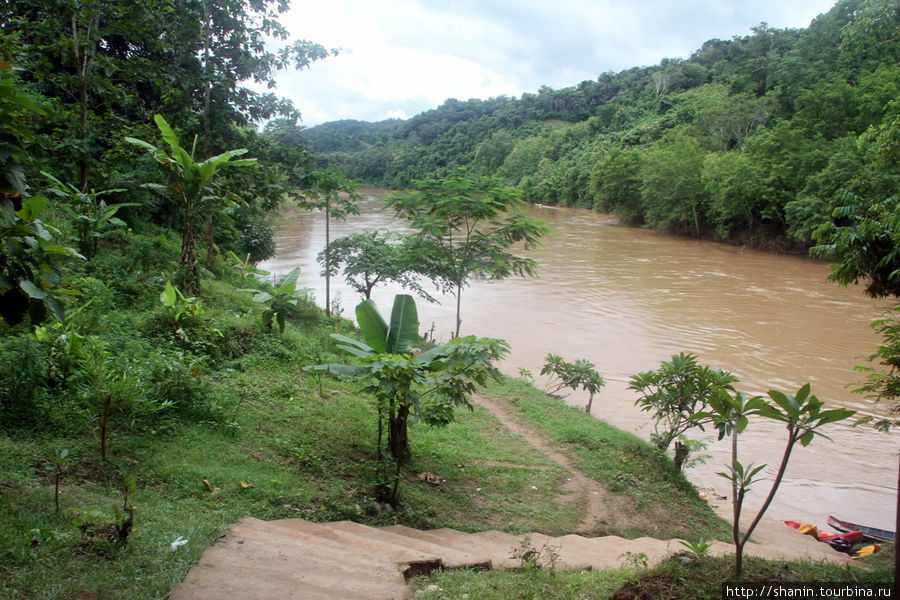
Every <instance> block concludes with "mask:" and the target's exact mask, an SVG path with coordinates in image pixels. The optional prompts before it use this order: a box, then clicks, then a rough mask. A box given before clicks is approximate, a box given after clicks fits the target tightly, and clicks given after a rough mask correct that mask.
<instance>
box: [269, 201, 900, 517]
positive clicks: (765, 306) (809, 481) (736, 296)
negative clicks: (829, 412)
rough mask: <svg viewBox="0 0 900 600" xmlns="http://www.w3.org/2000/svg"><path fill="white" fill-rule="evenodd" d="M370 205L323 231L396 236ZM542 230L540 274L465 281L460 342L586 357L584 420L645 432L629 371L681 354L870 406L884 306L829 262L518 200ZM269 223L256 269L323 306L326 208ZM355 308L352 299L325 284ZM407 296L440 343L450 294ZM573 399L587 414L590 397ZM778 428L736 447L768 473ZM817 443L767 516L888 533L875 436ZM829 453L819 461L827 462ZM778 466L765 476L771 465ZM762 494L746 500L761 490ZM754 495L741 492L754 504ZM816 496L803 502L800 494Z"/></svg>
mask: <svg viewBox="0 0 900 600" xmlns="http://www.w3.org/2000/svg"><path fill="white" fill-rule="evenodd" d="M378 208H379V206H378V204H377V203H375V202H374V201H373V202H371V203H369V204H364V205H363V210H362V214H361V215H359V216H353V217H350V218H348V219H347V221H334V222H332V224H331V235H332V237H333V238H337V237H340V236H342V235H346V234H348V233H352V232H355V231H361V230H371V229H377V228H381V227H388V228H391V229H397V228H398V227H402V224H399V225H398V224H397V223H396V222H395V221H394V220H393V218H392V216H391V215H390V214H389V213H388V212H385V211H380V210H378ZM528 210H529V211H531V212H530V213H529V214H531V215H532V216H535V217H537V218H541V219H544V220H546V221H547V222H548V224H549V225H550V228H551V230H552V233H551V234H550V235H548V236H546V237H545V238H544V239H543V246H542V247H541V248H536V249H534V250H532V251H530V252H529V256H530V257H532V258H534V259H535V260H536V261H537V262H538V264H539V269H538V274H539V277H538V278H537V279H530V278H529V279H521V278H515V277H514V278H509V279H506V280H504V281H502V282H491V281H475V282H473V283H472V285H471V286H470V287H469V288H467V289H466V290H464V292H463V296H462V319H463V325H462V327H463V333H464V334H465V333H474V334H477V335H480V336H489V337H496V338H502V339H506V340H507V341H508V342H509V343H510V345H511V348H512V350H511V352H510V355H509V357H508V358H507V360H506V361H504V364H503V365H502V367H501V368H502V369H503V371H504V372H505V373H507V374H509V375H511V376H514V377H515V376H518V374H519V370H520V369H526V370H528V371H530V372H531V373H532V374H534V375H535V377H536V378H537V379H538V385H539V386H540V385H542V382H541V380H540V379H541V378H540V377H539V375H538V374H539V372H540V370H541V367H542V365H543V361H544V358H545V356H546V354H547V353H548V352H552V353H555V354H559V355H561V356H563V357H564V358H566V359H567V360H575V359H578V358H584V359H587V360H589V361H590V362H592V363H594V364H595V365H596V367H597V371H598V372H599V373H600V374H602V375H603V377H604V379H605V380H606V386H605V387H604V388H603V389H602V390H601V391H600V392H599V393H598V394H597V396H596V398H595V401H594V408H593V411H594V414H596V415H598V416H600V417H602V418H603V419H604V420H606V421H608V422H610V423H612V424H613V425H615V426H617V427H619V428H621V429H624V430H626V431H630V432H632V433H635V434H637V435H639V436H640V437H643V438H647V437H648V436H649V434H650V432H652V425H650V424H649V418H648V414H647V413H642V412H640V411H639V409H638V408H637V407H635V406H634V401H635V399H636V397H637V395H636V394H635V393H634V392H633V391H630V390H628V389H627V385H628V380H629V378H630V377H631V376H632V375H634V374H636V373H639V372H642V371H647V370H651V369H656V368H658V367H659V365H660V362H661V361H663V360H669V359H670V357H671V356H672V355H673V354H677V353H679V352H691V353H694V354H696V355H698V356H699V357H700V359H699V360H700V362H701V363H702V364H707V365H710V366H712V367H714V368H721V369H726V370H729V371H731V372H732V373H734V374H735V375H736V376H737V377H738V378H739V379H740V382H739V383H738V384H737V389H738V390H740V391H742V392H745V393H747V394H750V395H756V394H761V395H765V394H766V393H767V392H768V390H770V389H777V390H781V391H784V392H786V393H794V392H796V391H797V390H798V389H799V388H800V387H801V386H802V385H803V384H805V383H807V382H812V391H813V393H814V394H816V395H817V396H818V397H819V398H820V399H822V400H823V401H824V402H825V403H826V404H827V406H828V407H829V408H836V407H845V408H849V409H853V410H858V411H861V413H862V414H870V413H872V412H874V410H875V408H876V407H874V406H873V404H872V402H871V401H870V400H869V399H867V398H865V397H863V396H861V395H859V394H854V393H852V391H851V390H852V387H853V384H854V383H856V382H859V380H860V374H859V372H858V371H856V370H855V369H854V367H855V366H856V365H859V364H863V363H864V362H865V359H864V357H865V356H867V355H869V354H871V353H872V352H873V351H874V350H875V348H877V347H878V344H879V342H880V340H879V337H878V336H877V334H875V333H874V332H873V331H872V330H871V328H870V327H869V323H870V322H871V321H872V320H874V319H876V318H879V317H880V316H882V308H883V307H882V306H881V305H880V304H879V303H878V302H877V301H874V300H870V299H867V298H865V297H864V295H863V294H862V292H861V291H859V290H854V289H851V288H843V287H840V286H837V285H835V284H833V283H829V282H828V281H827V276H828V268H827V266H826V265H824V264H822V263H821V262H818V261H813V260H811V259H804V258H799V257H790V256H777V255H771V254H767V253H765V252H761V251H750V250H742V249H739V248H734V247H730V246H725V245H723V244H717V243H711V242H701V241H696V240H686V239H683V238H678V237H676V236H672V235H667V234H662V233H658V232H653V231H649V230H646V229H637V228H633V227H626V226H620V225H616V224H614V221H613V219H612V217H610V216H608V215H601V214H599V213H595V212H592V211H588V210H585V209H572V208H552V209H547V208H545V209H538V208H536V207H530V208H529V209H528ZM293 217H295V218H291V219H290V220H287V221H285V222H282V223H281V226H280V227H279V229H278V231H277V233H276V239H277V240H278V250H277V252H278V254H277V256H276V257H275V258H274V259H272V260H270V261H267V262H266V263H265V264H264V268H266V269H268V270H271V271H275V272H280V273H286V272H287V271H289V270H290V269H292V268H294V267H295V266H300V267H301V273H300V280H299V281H300V285H301V287H308V288H310V289H312V290H314V293H315V294H316V297H317V298H320V299H324V294H325V293H324V281H323V279H322V278H321V277H320V276H319V272H320V271H321V267H320V266H319V265H318V264H317V262H316V260H315V257H316V254H317V253H318V251H319V249H320V248H321V247H322V245H324V223H323V220H322V215H320V214H317V213H300V214H295V215H293ZM400 291H401V290H399V289H396V288H392V287H389V286H385V287H381V286H379V287H377V288H376V289H375V291H374V293H373V298H374V299H375V301H376V302H377V303H378V304H379V305H380V306H390V302H391V299H392V298H393V294H394V293H399V292H400ZM331 292H332V297H336V296H340V299H341V306H342V307H343V309H344V311H345V312H344V314H346V315H351V314H352V312H353V307H354V306H355V304H356V303H357V302H358V295H357V294H356V293H355V292H354V291H353V290H351V289H350V288H348V287H346V286H345V285H344V282H343V281H342V278H336V279H335V280H333V281H332V290H331ZM441 302H442V304H440V305H432V304H428V303H426V302H420V303H419V317H420V321H421V323H422V329H423V330H430V329H431V327H432V324H433V323H434V324H435V326H434V331H433V333H434V336H435V339H437V340H443V341H447V340H448V339H449V337H450V327H449V325H450V324H452V323H454V322H455V315H454V309H455V300H454V299H453V298H452V297H447V298H442V299H441ZM569 400H571V401H572V402H573V403H574V404H575V405H581V406H584V404H585V403H586V400H587V397H586V394H585V395H584V396H581V395H579V394H578V393H575V394H573V395H572V396H571V397H570V398H569ZM690 435H691V436H692V437H694V438H695V439H699V440H703V441H706V442H708V443H709V447H708V449H707V450H706V451H705V452H703V454H708V455H709V457H710V458H709V460H708V461H707V463H706V464H702V465H698V466H696V467H695V468H692V469H691V470H689V472H688V474H689V477H690V478H691V479H692V480H693V481H695V482H696V483H697V485H698V487H701V488H717V489H718V490H719V491H720V492H721V493H722V494H723V495H724V494H727V493H728V492H727V488H728V486H727V484H725V485H724V486H723V485H722V482H723V480H722V479H721V478H720V477H718V476H717V475H716V473H717V472H719V471H721V470H722V469H723V466H724V465H725V464H727V463H728V461H729V460H730V458H729V457H730V447H729V444H728V443H727V442H724V443H718V442H716V439H715V436H714V435H712V434H709V433H702V432H697V431H695V432H692V433H691V434H690ZM783 436H784V432H783V428H782V427H780V426H778V425H777V424H769V423H766V422H764V420H763V421H762V422H757V421H754V422H752V423H751V425H750V427H748V429H747V432H746V434H745V435H744V437H743V440H742V443H743V444H744V447H745V448H746V451H747V455H748V456H753V460H754V462H756V463H757V464H769V465H776V464H777V463H778V461H779V460H780V452H781V450H780V447H776V445H775V444H772V443H771V442H772V440H773V439H783ZM829 436H830V437H831V438H832V439H833V440H834V442H829V441H827V440H817V441H816V442H815V443H814V444H812V445H811V446H810V447H809V448H803V449H798V451H797V452H796V453H795V454H794V456H792V458H791V465H790V467H789V470H788V473H787V475H786V485H785V486H783V489H782V492H780V494H779V496H778V497H777V498H776V500H775V504H774V505H773V506H772V509H771V510H772V515H773V516H775V517H778V518H783V519H802V520H806V521H813V522H819V523H824V522H825V519H826V518H827V516H828V515H829V514H836V515H837V516H839V517H842V518H844V519H846V520H850V521H854V522H858V523H866V524H869V525H873V526H876V527H882V528H886V529H892V528H893V527H894V514H893V513H894V511H893V509H892V507H893V505H894V497H895V494H896V490H895V489H894V486H893V483H892V482H894V481H895V480H896V459H895V456H894V454H893V453H892V452H891V451H890V450H883V449H882V448H887V447H886V446H884V444H881V443H876V445H875V446H874V447H873V445H872V442H873V436H875V438H874V439H879V438H880V437H881V434H877V433H874V432H872V431H869V430H866V429H865V428H860V427H851V426H850V425H845V424H836V425H835V426H834V427H833V428H831V432H830V433H829ZM826 455H827V460H823V456H826ZM773 469H774V467H773ZM765 491H766V488H765V486H756V487H755V489H753V490H752V491H751V494H757V493H759V494H760V495H762V496H764V494H765ZM762 499H763V498H762V497H759V498H753V501H755V502H758V503H761V502H762ZM810 499H812V501H811V500H810Z"/></svg>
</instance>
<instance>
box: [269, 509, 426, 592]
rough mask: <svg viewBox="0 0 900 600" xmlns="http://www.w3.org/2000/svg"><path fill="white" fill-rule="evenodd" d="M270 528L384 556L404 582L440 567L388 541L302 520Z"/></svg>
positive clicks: (288, 521) (273, 522)
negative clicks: (394, 565) (284, 529)
mask: <svg viewBox="0 0 900 600" xmlns="http://www.w3.org/2000/svg"><path fill="white" fill-rule="evenodd" d="M271 523H272V524H273V525H276V526H279V527H285V528H287V529H293V530H295V531H299V532H301V533H306V534H311V535H317V536H320V537H322V538H324V539H327V540H331V541H335V542H339V543H342V544H345V545H346V546H347V547H348V548H354V549H358V550H359V551H361V552H365V553H369V554H377V555H381V556H384V557H385V558H386V559H388V560H389V561H390V562H391V563H394V564H396V565H398V567H399V569H400V572H401V573H403V575H404V577H406V579H409V578H410V577H413V576H415V575H421V574H424V573H429V572H431V571H432V570H434V569H437V568H439V567H440V566H441V559H440V556H438V555H437V554H433V553H429V552H421V551H419V550H415V549H412V548H408V547H406V546H401V545H398V544H395V543H392V542H390V541H386V540H379V539H373V538H370V537H366V536H362V535H359V534H358V533H355V532H351V531H344V530H341V529H335V528H332V527H329V526H328V525H322V524H320V523H312V522H310V521H304V520H302V519H283V520H280V521H271Z"/></svg>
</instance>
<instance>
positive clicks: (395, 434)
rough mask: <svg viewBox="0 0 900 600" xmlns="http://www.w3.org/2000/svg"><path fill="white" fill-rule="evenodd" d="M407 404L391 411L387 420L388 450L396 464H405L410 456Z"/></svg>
mask: <svg viewBox="0 0 900 600" xmlns="http://www.w3.org/2000/svg"><path fill="white" fill-rule="evenodd" d="M408 421H409V405H408V404H401V405H400V406H399V407H397V411H396V412H393V411H391V414H390V417H389V422H388V451H389V452H390V453H391V456H393V457H394V460H395V461H397V464H398V465H399V464H405V463H406V461H407V460H409V457H410V456H411V454H412V453H411V451H410V449H409V434H408V428H407V423H408Z"/></svg>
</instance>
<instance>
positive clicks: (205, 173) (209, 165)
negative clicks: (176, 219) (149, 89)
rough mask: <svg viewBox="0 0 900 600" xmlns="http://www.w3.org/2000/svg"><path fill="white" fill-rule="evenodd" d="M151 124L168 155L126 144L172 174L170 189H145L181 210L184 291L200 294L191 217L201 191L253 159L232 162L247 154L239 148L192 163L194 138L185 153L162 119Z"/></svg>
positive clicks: (146, 145)
mask: <svg viewBox="0 0 900 600" xmlns="http://www.w3.org/2000/svg"><path fill="white" fill-rule="evenodd" d="M153 120H154V121H155V122H156V126H157V127H158V128H159V131H160V133H161V134H162V138H163V141H164V142H165V143H166V144H167V145H168V146H169V151H168V152H166V150H165V149H163V148H160V147H157V146H154V145H153V144H151V143H149V142H145V141H144V140H139V139H136V138H131V137H126V138H125V141H127V142H130V143H132V144H135V145H137V146H140V147H142V148H144V149H146V150H148V151H150V153H151V154H152V155H153V158H154V159H156V161H157V162H158V163H160V164H161V165H163V166H165V167H167V168H168V169H169V170H170V171H171V173H172V183H171V184H170V185H169V186H161V185H156V184H148V186H147V187H150V188H152V189H155V190H158V191H161V192H163V193H165V194H166V195H168V196H170V197H172V198H174V199H176V200H177V201H178V202H179V203H180V204H181V206H182V208H183V209H184V221H183V223H182V228H181V267H182V270H183V277H184V282H183V287H184V289H185V290H186V291H187V292H188V293H198V292H199V291H200V290H199V273H198V269H197V253H196V248H195V245H194V217H195V216H196V215H197V214H198V211H199V210H200V205H201V200H203V198H204V197H205V196H204V191H205V190H206V188H207V186H208V185H209V184H210V181H211V180H212V178H213V177H214V176H215V175H216V173H218V172H219V171H220V170H222V169H223V168H225V167H229V166H230V167H247V166H251V165H255V164H256V159H255V158H245V159H239V160H233V159H235V158H236V157H238V156H241V155H243V154H246V153H247V149H246V148H241V149H238V150H228V151H227V152H224V153H222V154H219V155H217V156H213V157H211V158H208V159H206V160H204V161H202V162H196V161H195V160H194V152H195V150H196V149H197V136H194V144H193V146H192V147H191V151H190V153H188V151H187V150H185V149H184V148H182V146H181V144H180V143H179V142H178V136H177V135H175V131H174V130H173V129H172V127H171V126H170V125H169V124H168V123H167V122H166V120H165V119H164V118H163V117H162V115H156V116H155V117H154V118H153Z"/></svg>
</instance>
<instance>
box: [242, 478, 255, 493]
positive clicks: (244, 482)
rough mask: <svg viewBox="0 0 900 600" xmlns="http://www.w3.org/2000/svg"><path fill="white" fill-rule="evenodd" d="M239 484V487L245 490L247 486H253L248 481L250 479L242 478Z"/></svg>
mask: <svg viewBox="0 0 900 600" xmlns="http://www.w3.org/2000/svg"><path fill="white" fill-rule="evenodd" d="M240 485H241V489H242V490H246V489H247V488H252V487H253V484H252V483H250V480H249V479H245V480H243V481H242V482H241V484H240Z"/></svg>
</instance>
